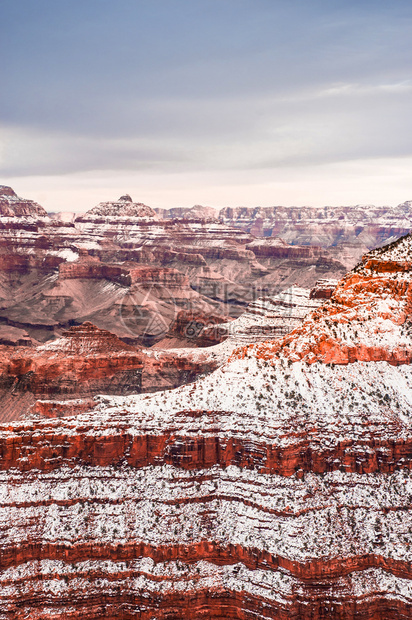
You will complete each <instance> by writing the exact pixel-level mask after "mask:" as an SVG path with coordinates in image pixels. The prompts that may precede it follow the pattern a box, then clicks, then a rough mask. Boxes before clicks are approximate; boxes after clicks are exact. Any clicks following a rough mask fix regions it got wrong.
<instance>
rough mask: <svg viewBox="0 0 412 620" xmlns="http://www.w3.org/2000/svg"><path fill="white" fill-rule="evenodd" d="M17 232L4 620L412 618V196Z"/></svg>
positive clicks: (2, 479) (123, 207) (10, 276)
mask: <svg viewBox="0 0 412 620" xmlns="http://www.w3.org/2000/svg"><path fill="white" fill-rule="evenodd" d="M0 227H1V232H0V274H1V280H0V282H1V284H0V343H1V344H0V373H1V374H0V403H1V410H0V423H1V426H0V497H1V500H0V515H1V517H0V527H1V532H2V536H1V542H0V545H1V555H0V563H1V572H0V583H1V587H0V619H2V620H11V619H13V620H14V619H16V620H20V619H21V620H23V618H30V619H33V620H40V619H42V620H43V619H45V618H55V619H57V618H67V619H73V620H74V619H76V618H82V619H83V618H87V619H97V618H109V619H119V620H120V619H129V618H130V619H131V618H140V619H142V620H153V619H159V620H160V619H165V620H166V619H172V618H173V619H176V620H181V619H182V618H187V619H192V618H193V619H194V618H196V619H197V618H205V619H209V618H215V619H219V620H223V619H235V618H237V619H239V620H242V619H245V620H246V619H250V620H251V619H254V620H265V619H283V618H284V619H286V618H293V619H296V620H306V619H308V620H309V619H312V620H316V619H318V618H319V619H320V618H324V619H326V618H331V619H336V620H346V619H348V620H349V619H351V618H359V619H360V620H367V619H368V620H387V619H388V618H389V619H394V620H398V619H399V620H400V619H402V620H403V619H407V618H411V617H412V586H411V583H412V582H411V579H412V574H411V561H412V557H411V534H412V511H411V498H412V478H411V469H412V430H411V429H412V425H411V421H412V389H411V386H412V375H411V360H412V276H411V273H412V235H411V234H410V231H411V230H412V202H411V201H409V202H408V201H407V202H404V203H402V204H400V205H398V206H397V207H393V208H392V207H373V206H362V207H361V206H353V207H333V208H332V207H322V208H314V207H271V208H256V209H251V208H246V207H245V208H243V207H239V208H223V209H221V210H220V211H219V210H217V209H213V208H211V207H203V206H199V205H196V206H194V207H193V208H190V209H189V208H188V209H183V208H171V209H153V208H152V207H150V206H148V205H145V204H143V203H135V202H133V200H132V198H131V197H130V196H129V195H128V194H124V195H122V196H121V197H120V198H119V199H118V200H111V201H107V202H102V203H100V204H99V205H97V206H94V207H91V208H90V209H89V210H88V211H87V212H86V213H84V214H74V213H73V214H72V213H64V214H63V213H47V212H46V211H45V210H44V209H43V207H41V206H40V205H39V204H37V203H36V202H34V201H32V200H29V199H22V198H19V197H18V196H17V195H16V193H15V192H14V190H13V189H12V188H10V187H7V186H1V187H0Z"/></svg>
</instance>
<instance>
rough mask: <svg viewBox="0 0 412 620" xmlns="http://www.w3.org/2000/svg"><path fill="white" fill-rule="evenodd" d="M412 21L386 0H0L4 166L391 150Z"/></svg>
mask: <svg viewBox="0 0 412 620" xmlns="http://www.w3.org/2000/svg"><path fill="white" fill-rule="evenodd" d="M411 23H412V6H411V5H410V3H409V2H406V1H403V2H401V1H398V0H395V1H394V2H393V3H391V4H390V5H389V3H385V2H383V1H382V2H381V1H373V2H372V0H365V1H364V2H362V3H359V2H354V1H352V0H348V1H347V2H345V3H343V2H340V1H339V0H330V1H329V2H328V3H325V2H324V1H322V0H314V1H313V2H310V3H308V2H305V1H304V0H297V1H296V2H293V3H291V2H289V1H287V0H277V1H276V2H273V0H254V1H253V2H252V0H225V2H221V0H198V1H197V2H195V3H194V2H192V1H189V0H176V1H174V2H173V3H170V2H169V1H168V0H154V1H153V2H150V3H148V2H146V1H143V0H119V2H118V3H115V4H114V3H112V2H110V1H109V0H89V1H88V2H87V3H84V2H80V0H73V1H72V2H70V3H50V2H48V0H38V2H36V3H35V4H33V3H32V2H30V1H29V0H13V1H11V0H4V2H3V4H2V23H1V25H0V28H1V29H2V33H1V34H2V36H1V37H0V46H1V47H2V50H1V52H2V55H3V57H4V58H5V59H6V63H7V68H8V71H7V72H6V73H5V75H4V77H2V102H1V104H0V113H1V125H0V173H1V174H2V175H3V176H4V177H10V178H34V177H35V176H36V175H37V176H41V177H44V178H51V177H52V176H55V177H62V176H64V175H66V176H70V178H74V176H73V175H79V174H82V173H87V174H89V173H90V174H94V172H93V171H102V172H101V173H99V174H100V175H101V174H104V172H103V171H113V173H114V174H118V175H119V178H120V176H121V175H122V174H125V175H126V176H128V175H132V174H135V175H136V178H139V177H140V175H146V174H148V175H149V177H150V178H153V177H154V176H156V178H158V179H160V178H161V176H162V175H164V178H168V179H170V178H171V176H170V175H178V176H180V175H184V174H187V175H189V176H191V178H192V179H194V178H197V177H196V175H211V177H210V179H209V182H210V183H212V184H213V178H216V179H217V178H219V179H220V174H223V175H226V178H227V179H229V178H230V177H231V174H232V173H233V175H235V176H236V174H238V173H242V174H244V175H245V173H246V172H248V175H247V177H248V178H253V175H258V173H259V171H261V170H262V171H265V174H268V175H269V174H273V175H276V174H278V171H280V172H281V171H282V170H286V169H294V170H295V171H296V174H298V173H299V174H302V175H303V176H304V174H305V172H304V170H305V169H310V168H311V167H313V166H318V167H319V169H321V168H322V169H323V166H325V165H327V164H329V163H331V162H336V163H342V162H348V161H351V160H353V161H363V160H374V161H376V160H378V159H379V160H385V161H386V160H388V161H389V160H390V161H403V158H405V157H408V156H410V155H411V146H410V143H409V140H408V135H410V133H411V130H412V121H411V119H410V93H411V90H412V76H411V69H410V55H411V51H412V50H411V47H412V43H411V38H410V28H411ZM128 178H129V177H128ZM202 178H205V177H204V176H202ZM219 183H220V181H219ZM229 186H230V187H231V190H232V189H233V185H232V184H231V183H230V181H229V180H228V187H229ZM201 188H202V191H203V189H204V184H203V182H202V183H201V184H200V185H199V191H200V189H201ZM311 191H314V189H313V188H312V190H311ZM197 200H198V201H201V196H198V198H197Z"/></svg>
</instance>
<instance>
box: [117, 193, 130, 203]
mask: <svg viewBox="0 0 412 620" xmlns="http://www.w3.org/2000/svg"><path fill="white" fill-rule="evenodd" d="M120 201H122V202H133V200H132V197H131V196H130V194H125V195H124V196H120V198H119V202H120Z"/></svg>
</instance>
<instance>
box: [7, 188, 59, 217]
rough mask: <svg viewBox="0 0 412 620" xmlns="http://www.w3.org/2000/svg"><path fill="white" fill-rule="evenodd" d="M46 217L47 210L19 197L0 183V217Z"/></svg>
mask: <svg viewBox="0 0 412 620" xmlns="http://www.w3.org/2000/svg"><path fill="white" fill-rule="evenodd" d="M33 215H34V216H37V217H47V212H46V211H45V210H44V209H43V207H41V206H40V205H39V204H38V203H37V202H34V201H33V200H26V199H24V198H19V197H18V196H17V194H16V192H15V191H14V190H13V189H12V188H11V187H8V186H7V185H0V216H1V217H26V216H33Z"/></svg>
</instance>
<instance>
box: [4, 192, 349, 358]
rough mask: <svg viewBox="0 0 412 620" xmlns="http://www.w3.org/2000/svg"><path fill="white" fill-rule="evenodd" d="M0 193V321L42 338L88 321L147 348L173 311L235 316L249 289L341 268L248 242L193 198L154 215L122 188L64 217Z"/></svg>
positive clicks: (281, 247)
mask: <svg viewBox="0 0 412 620" xmlns="http://www.w3.org/2000/svg"><path fill="white" fill-rule="evenodd" d="M2 192H3V194H2V196H3V198H1V197H0V198H1V200H3V202H2V204H3V203H4V205H5V206H3V207H2V209H0V324H6V325H7V326H10V327H14V328H18V329H22V330H24V331H26V332H27V333H28V335H29V337H31V338H34V339H35V340H39V341H42V342H46V341H48V340H50V339H52V338H56V337H59V336H60V335H61V334H62V332H63V331H64V330H66V329H67V328H68V327H69V326H70V324H72V323H73V322H75V323H77V324H80V323H82V322H84V321H90V322H92V323H93V324H94V325H96V326H98V327H100V328H102V329H106V330H109V331H111V332H113V333H115V334H116V335H117V336H119V337H120V338H122V339H124V340H125V341H126V342H128V343H129V344H135V345H144V346H150V345H152V344H155V343H156V342H158V341H159V340H161V339H162V338H164V336H165V335H166V334H167V332H168V330H169V328H170V327H171V325H172V324H173V322H174V321H175V319H176V317H177V315H178V313H179V312H181V311H183V312H187V313H189V314H190V313H193V314H195V315H199V316H200V315H202V314H203V315H207V314H210V315H213V316H220V317H221V318H222V319H225V317H227V316H230V317H232V318H235V317H237V316H239V315H240V314H241V313H242V312H243V311H244V310H245V309H246V307H247V306H248V304H249V303H250V302H251V301H253V300H254V299H255V298H256V296H260V295H261V294H266V295H273V294H275V293H277V292H279V291H280V290H283V289H286V288H288V287H289V286H290V285H295V284H299V285H300V286H303V287H305V288H308V287H311V286H312V285H313V284H314V282H315V281H316V280H317V279H319V277H336V276H339V277H340V276H342V275H343V274H344V273H345V272H346V268H345V266H344V263H342V262H339V261H336V260H334V258H333V257H332V255H330V254H328V252H327V251H325V250H324V249H320V248H318V247H317V248H315V247H314V248H309V247H302V248H301V247H299V246H291V245H288V244H287V243H285V242H282V241H278V240H273V239H258V240H257V239H255V238H254V236H253V235H251V234H250V233H247V232H244V231H243V230H241V229H239V228H236V227H233V226H229V225H227V224H226V223H224V222H223V221H221V220H218V219H216V218H213V217H211V215H212V213H211V211H210V209H204V208H201V207H199V206H196V207H193V209H191V210H189V212H187V213H182V217H181V218H179V217H174V218H173V219H159V216H158V215H156V213H155V212H154V210H153V209H151V208H150V207H148V206H146V205H143V204H141V203H133V202H132V199H131V198H130V196H129V195H127V194H126V195H124V196H122V197H121V198H120V199H119V200H117V201H113V202H104V203H100V204H99V205H98V206H97V207H95V208H94V209H91V210H90V211H88V212H87V213H86V214H84V215H82V216H78V217H77V218H76V219H75V221H73V218H72V217H65V218H60V219H59V218H55V217H47V214H46V212H45V211H44V209H42V208H41V207H40V206H39V205H36V203H34V202H33V201H28V200H22V199H19V198H17V196H16V195H15V194H14V192H13V190H12V189H11V188H4V187H3V190H2ZM10 205H11V206H10ZM10 213H12V216H10ZM1 214H3V215H1ZM7 214H8V215H7ZM345 260H346V259H345Z"/></svg>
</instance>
